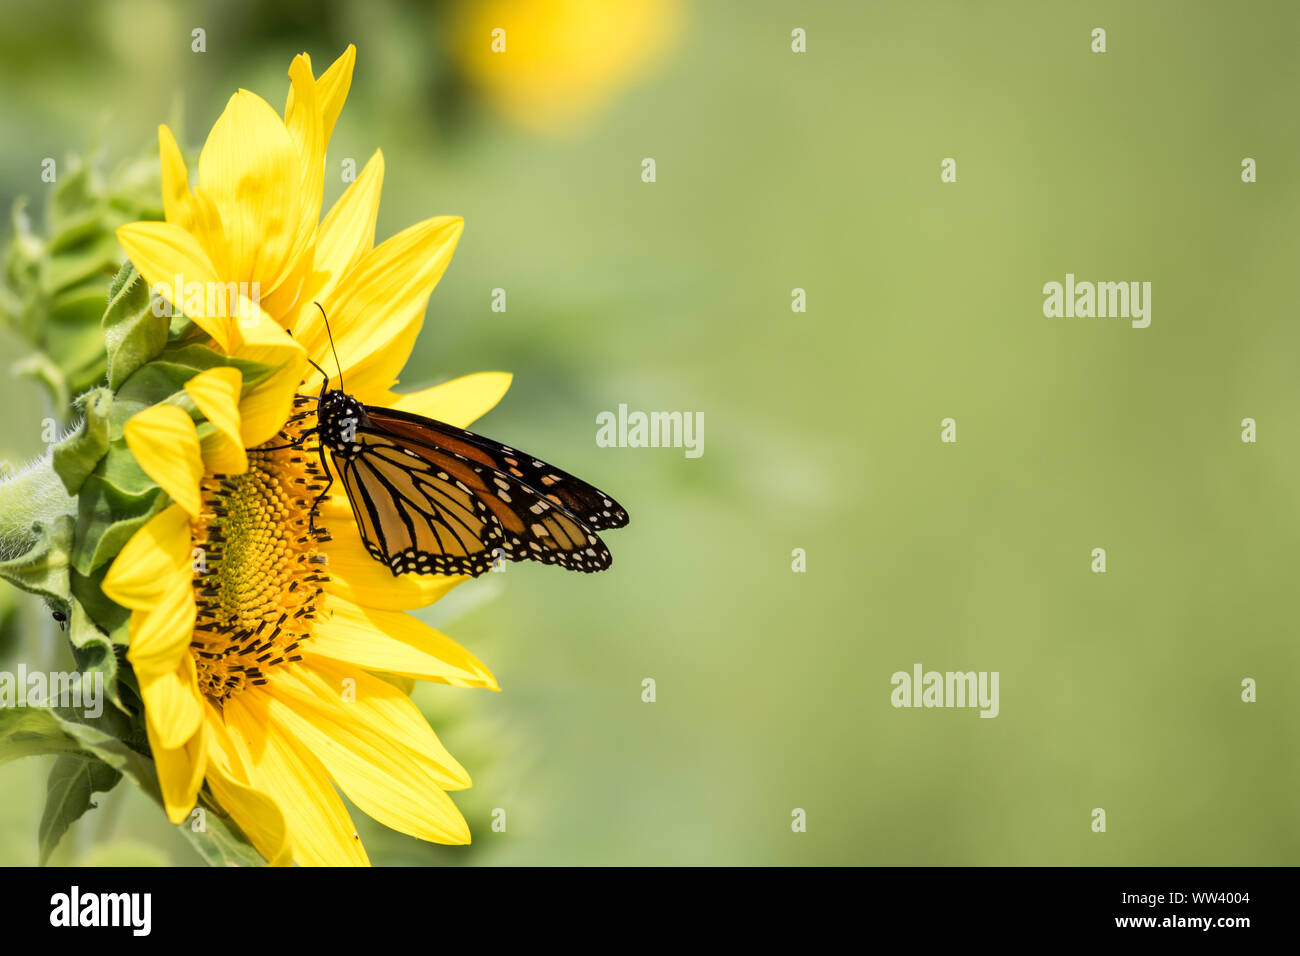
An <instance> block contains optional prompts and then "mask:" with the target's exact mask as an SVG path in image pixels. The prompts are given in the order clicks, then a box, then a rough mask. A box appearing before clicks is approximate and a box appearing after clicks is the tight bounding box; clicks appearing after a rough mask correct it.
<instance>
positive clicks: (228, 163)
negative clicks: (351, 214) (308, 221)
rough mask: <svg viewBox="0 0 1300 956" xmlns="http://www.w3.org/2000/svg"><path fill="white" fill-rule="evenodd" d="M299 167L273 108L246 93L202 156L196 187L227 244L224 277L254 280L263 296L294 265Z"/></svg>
mask: <svg viewBox="0 0 1300 956" xmlns="http://www.w3.org/2000/svg"><path fill="white" fill-rule="evenodd" d="M298 163H299V160H298V150H297V148H296V146H295V145H294V141H293V137H292V136H290V135H289V130H288V129H287V128H286V127H285V125H284V121H283V120H281V119H280V117H279V115H278V114H277V113H276V112H275V110H274V109H272V108H271V106H270V104H268V103H267V102H266V101H265V100H264V99H262V98H261V97H260V96H257V95H256V94H255V93H250V92H248V91H247V90H240V91H239V92H238V93H236V94H235V95H234V96H232V97H231V98H230V100H229V101H228V102H227V104H226V108H225V110H224V111H223V112H222V114H221V116H220V117H219V118H218V119H217V122H216V124H215V125H214V126H213V127H212V132H211V133H210V134H209V135H208V140H207V142H206V143H205V144H204V145H203V151H202V152H201V153H200V154H199V183H200V185H201V186H202V188H203V192H204V193H205V194H206V195H207V196H209V197H210V198H211V199H212V201H213V203H214V204H215V205H216V207H217V209H218V211H219V212H220V215H221V224H222V228H223V230H224V232H225V236H226V240H227V241H228V242H229V244H230V255H231V274H230V275H228V276H226V278H227V279H233V280H235V281H238V282H250V283H251V282H258V283H260V285H261V290H262V293H263V294H266V293H269V292H270V291H271V290H273V289H274V288H275V287H276V285H278V284H279V282H280V280H281V278H282V277H283V275H284V273H286V272H287V271H289V269H290V268H291V267H292V265H293V262H292V256H293V254H294V251H295V250H294V245H295V240H296V238H297V224H298V221H299V218H300V216H301V215H302V205H301V203H302V198H303V197H302V182H301V174H300V172H299V168H298ZM142 271H143V270H142Z"/></svg>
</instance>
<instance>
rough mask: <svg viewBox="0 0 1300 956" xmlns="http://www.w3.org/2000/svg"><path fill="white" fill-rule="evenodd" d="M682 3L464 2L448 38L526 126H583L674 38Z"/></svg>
mask: <svg viewBox="0 0 1300 956" xmlns="http://www.w3.org/2000/svg"><path fill="white" fill-rule="evenodd" d="M681 21H682V6H681V3H680V0H617V2H614V0H472V2H471V0H466V2H462V3H460V5H459V8H458V10H457V12H456V14H455V15H454V16H453V18H452V29H451V30H450V32H449V43H450V48H451V53H452V56H453V57H454V58H455V59H456V61H457V62H458V63H459V64H460V66H461V69H462V70H463V71H464V72H465V73H466V74H467V75H468V76H469V77H470V78H471V79H472V80H473V81H474V83H475V84H476V85H477V86H479V87H480V88H481V89H482V90H483V91H484V92H485V94H486V95H487V97H488V99H489V101H490V102H491V103H492V104H493V105H494V106H495V107H496V108H497V109H499V110H500V111H501V112H502V113H504V114H505V115H506V116H508V117H509V118H510V119H511V120H513V121H514V122H516V123H518V124H520V125H521V126H525V127H528V128H530V129H536V130H562V129H568V128H572V127H574V126H576V125H578V124H579V123H580V122H581V121H582V120H584V119H586V118H588V117H589V116H591V115H592V114H593V113H595V112H596V111H597V110H599V109H601V108H602V107H604V106H605V105H607V104H608V102H609V101H610V100H611V99H613V97H614V96H615V95H617V94H618V93H620V92H621V91H622V90H623V89H624V88H625V87H627V86H629V85H630V84H631V83H633V82H634V81H635V80H637V79H639V78H640V77H642V76H644V75H645V74H646V73H647V72H649V70H650V69H651V67H653V66H654V65H655V63H656V62H658V61H659V60H660V59H661V58H662V57H663V55H664V54H665V53H666V52H667V51H668V50H669V49H670V48H671V47H672V46H673V44H674V43H675V42H676V39H677V36H678V33H679V30H680V27H681Z"/></svg>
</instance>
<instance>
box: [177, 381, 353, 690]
mask: <svg viewBox="0 0 1300 956" xmlns="http://www.w3.org/2000/svg"><path fill="white" fill-rule="evenodd" d="M298 405H299V411H298V413H297V414H295V415H294V416H293V417H292V418H291V419H290V420H289V422H288V423H287V424H286V425H285V427H284V430H283V431H281V433H280V434H279V435H278V436H276V437H275V438H274V439H272V440H271V441H269V442H267V443H266V445H265V446H263V448H262V449H250V450H249V452H248V471H247V472H245V473H244V474H242V475H210V476H206V477H205V478H204V479H203V483H202V490H203V513H202V515H201V516H200V519H199V520H198V521H196V522H194V524H193V526H192V535H193V539H194V545H195V553H194V596H195V600H196V602H197V604H198V618H197V620H196V622H195V625H194V638H193V640H192V641H191V644H190V648H191V650H192V651H193V653H194V659H195V661H196V663H197V665H198V677H199V689H200V690H202V691H203V693H204V694H205V695H206V696H207V698H208V700H210V701H211V702H212V703H213V704H214V705H216V706H217V707H220V706H221V705H222V703H223V702H224V701H226V700H227V699H229V698H230V697H232V696H234V695H236V694H238V693H240V692H241V691H243V690H244V689H245V688H247V687H249V686H250V685H258V684H265V683H266V680H267V678H266V674H267V672H268V671H269V670H270V669H271V668H274V667H278V666H281V665H283V664H284V663H286V662H288V661H297V660H301V659H302V655H301V654H300V653H298V650H299V647H300V646H301V644H302V643H303V642H304V641H306V640H307V639H309V638H310V637H311V630H312V627H313V625H314V622H315V621H316V619H317V615H318V614H319V612H320V610H321V607H322V604H323V595H324V591H323V588H322V585H323V584H324V583H325V582H327V581H328V580H329V576H328V575H327V574H326V573H325V555H324V554H323V553H322V552H321V551H320V550H319V549H318V547H317V545H319V544H321V543H323V542H325V541H328V540H329V536H328V534H326V533H325V531H323V530H322V528H321V526H320V522H319V521H317V522H316V529H315V531H314V532H313V531H311V530H310V523H311V509H312V503H313V502H314V501H315V499H316V496H317V495H319V494H320V493H321V492H322V491H324V489H325V479H324V477H323V475H322V474H321V470H320V465H319V462H318V460H317V457H316V455H315V453H314V452H313V451H312V450H311V449H309V448H302V447H298V448H279V447H278V446H282V445H289V444H294V443H295V442H297V441H298V440H299V438H300V437H301V434H302V431H303V429H304V428H306V427H308V425H307V423H306V419H307V418H308V417H309V416H311V417H313V418H314V414H313V413H311V412H309V411H303V410H302V406H304V405H306V400H303V399H299V401H298ZM266 448H275V450H270V451H268V450H265V449H266Z"/></svg>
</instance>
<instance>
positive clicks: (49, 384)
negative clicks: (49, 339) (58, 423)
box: [13, 352, 72, 408]
mask: <svg viewBox="0 0 1300 956" xmlns="http://www.w3.org/2000/svg"><path fill="white" fill-rule="evenodd" d="M13 373H14V374H15V375H25V376H27V377H28V378H33V379H35V380H36V381H38V382H40V383H41V384H42V385H44V386H45V388H46V390H47V391H48V392H49V393H50V398H51V399H52V400H53V401H54V407H55V408H66V407H67V405H68V403H69V402H71V401H72V389H71V387H70V386H69V385H68V379H67V376H65V375H64V374H63V369H61V368H59V366H57V365H55V364H54V363H53V362H52V361H50V358H49V356H47V355H46V354H45V353H44V352H36V353H33V354H32V355H28V356H27V357H26V358H24V359H21V360H20V361H17V362H15V363H14V364H13Z"/></svg>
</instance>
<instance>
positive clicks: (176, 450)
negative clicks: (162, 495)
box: [122, 405, 203, 518]
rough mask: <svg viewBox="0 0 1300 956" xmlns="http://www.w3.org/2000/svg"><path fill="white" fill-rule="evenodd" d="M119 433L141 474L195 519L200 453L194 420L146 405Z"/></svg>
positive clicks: (169, 408)
mask: <svg viewBox="0 0 1300 956" xmlns="http://www.w3.org/2000/svg"><path fill="white" fill-rule="evenodd" d="M122 433H123V436H124V437H125V438H126V446H127V447H128V448H129V449H131V454H132V455H133V456H134V457H135V460H136V461H137V462H138V463H139V464H140V467H141V469H143V470H144V473H145V474H146V475H148V476H149V477H150V478H152V479H153V480H154V481H156V482H157V483H158V487H160V488H162V490H163V491H165V492H167V494H168V495H170V496H171V499H172V500H173V501H175V502H176V503H177V504H178V505H180V506H181V507H182V508H184V509H185V510H186V511H187V512H188V513H189V514H190V516H191V517H195V518H197V517H198V515H199V510H200V509H201V508H202V507H203V497H202V495H201V494H200V493H199V480H200V479H201V478H202V477H203V453H202V450H201V449H200V448H199V433H198V431H197V430H196V429H195V428H194V420H193V419H191V418H190V416H189V415H188V414H186V413H185V411H184V410H182V409H180V408H178V407H177V406H175V405H150V406H149V407H148V408H146V409H144V410H143V411H140V412H137V413H136V414H135V415H133V416H131V418H130V420H128V421H127V423H126V425H125V427H124V428H123V429H122Z"/></svg>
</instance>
